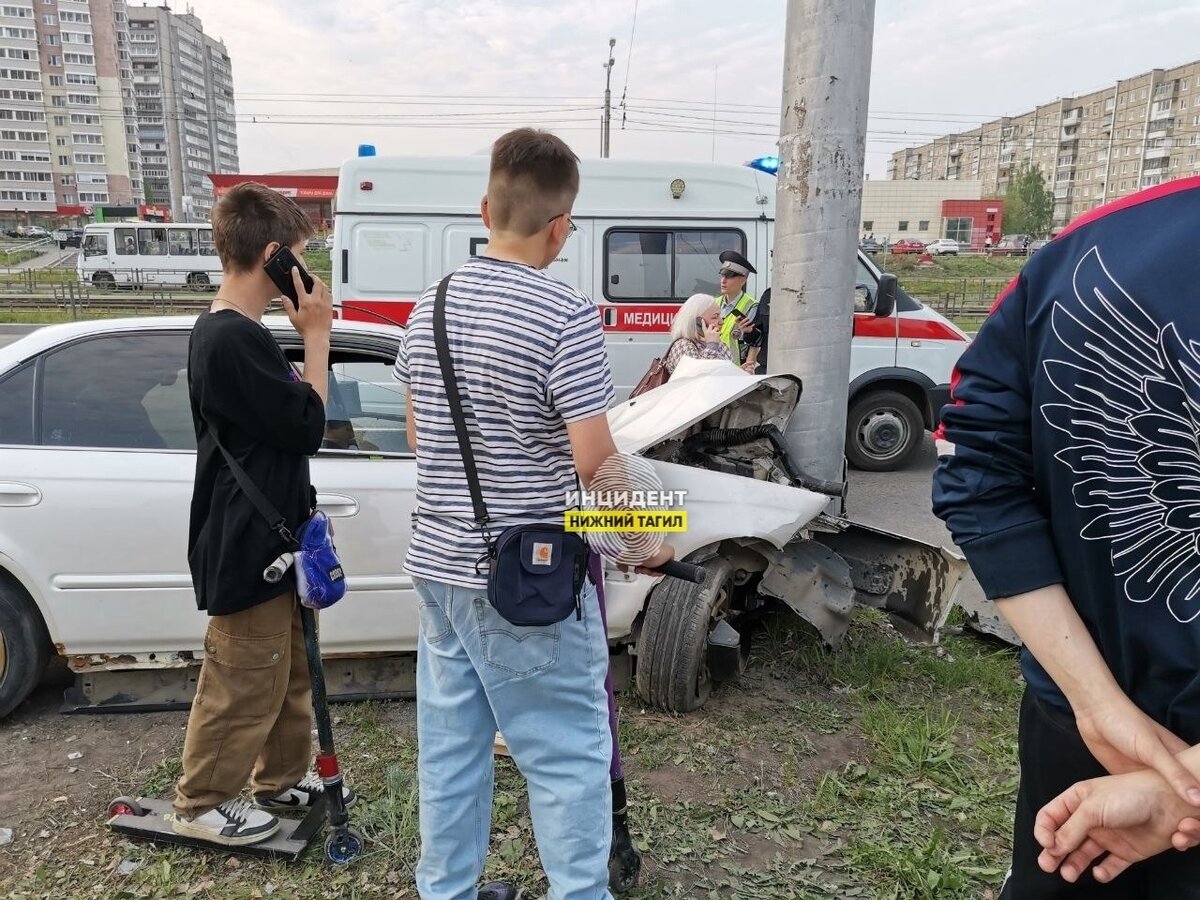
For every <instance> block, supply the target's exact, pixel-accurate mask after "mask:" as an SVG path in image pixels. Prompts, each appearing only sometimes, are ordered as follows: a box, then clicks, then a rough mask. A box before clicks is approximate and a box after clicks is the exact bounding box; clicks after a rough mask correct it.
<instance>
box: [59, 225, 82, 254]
mask: <svg viewBox="0 0 1200 900" xmlns="http://www.w3.org/2000/svg"><path fill="white" fill-rule="evenodd" d="M53 237H54V241H55V243H57V244H58V249H59V250H66V249H67V248H68V247H79V246H81V245H82V244H83V229H82V228H60V229H58V230H57V231H56V232H54V235H53Z"/></svg>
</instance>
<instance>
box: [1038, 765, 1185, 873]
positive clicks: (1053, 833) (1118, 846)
mask: <svg viewBox="0 0 1200 900" xmlns="http://www.w3.org/2000/svg"><path fill="white" fill-rule="evenodd" d="M1197 816H1200V809H1197V808H1196V807H1194V806H1189V805H1188V804H1186V803H1184V802H1183V801H1182V800H1180V799H1179V797H1177V796H1176V795H1175V792H1174V791H1173V790H1172V789H1171V787H1170V785H1168V784H1167V783H1166V782H1165V781H1164V780H1163V779H1162V777H1161V776H1160V775H1159V774H1158V773H1157V772H1154V771H1152V770H1149V769H1143V770H1142V771H1140V772H1131V773H1129V774H1127V775H1110V776H1108V777H1105V778H1094V779H1092V780H1091V781H1081V782H1079V783H1078V784H1075V785H1072V786H1071V787H1070V788H1068V789H1067V790H1066V791H1064V792H1063V793H1061V794H1059V795H1058V796H1057V797H1055V798H1054V799H1053V800H1051V801H1050V802H1049V803H1047V804H1046V805H1045V806H1044V807H1042V809H1041V811H1040V812H1038V815H1037V820H1036V822H1035V824H1034V829H1033V834H1034V837H1035V838H1036V839H1037V842H1038V843H1039V844H1041V845H1042V847H1043V848H1045V849H1044V850H1043V851H1042V853H1041V855H1040V856H1039V857H1038V865H1039V866H1040V867H1041V868H1042V871H1044V872H1054V871H1055V870H1058V871H1059V872H1060V874H1061V875H1062V877H1063V878H1064V879H1066V880H1067V881H1069V882H1072V883H1073V882H1075V881H1076V880H1078V879H1079V877H1080V876H1082V875H1083V873H1084V872H1085V871H1086V870H1087V868H1088V867H1089V866H1091V865H1092V864H1093V863H1094V862H1095V861H1096V859H1097V858H1099V857H1100V856H1102V855H1103V854H1105V853H1107V854H1108V856H1106V857H1105V858H1104V859H1103V860H1102V861H1101V862H1100V863H1099V864H1098V865H1096V866H1095V867H1094V868H1093V869H1092V875H1093V876H1094V877H1095V879H1096V880H1097V881H1099V882H1100V883H1101V884H1105V883H1107V882H1110V881H1112V880H1113V879H1114V878H1116V877H1117V876H1118V875H1120V874H1121V873H1122V872H1124V871H1125V870H1126V869H1127V868H1129V866H1131V865H1133V864H1134V863H1135V862H1138V861H1140V860H1143V859H1147V858H1149V857H1151V856H1154V855H1156V854H1158V853H1162V852H1163V851H1165V850H1169V849H1170V848H1171V847H1175V848H1176V849H1177V850H1187V849H1190V848H1191V847H1195V846H1197V845H1198V844H1200V819H1197V818H1196V817H1197Z"/></svg>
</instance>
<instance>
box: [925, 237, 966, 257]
mask: <svg viewBox="0 0 1200 900" xmlns="http://www.w3.org/2000/svg"><path fill="white" fill-rule="evenodd" d="M959 249H960V248H959V246H958V241H956V240H954V239H953V238H938V239H937V240H936V241H930V242H929V243H928V244H926V245H925V252H926V253H930V254H932V255H934V256H947V255H949V256H958V251H959Z"/></svg>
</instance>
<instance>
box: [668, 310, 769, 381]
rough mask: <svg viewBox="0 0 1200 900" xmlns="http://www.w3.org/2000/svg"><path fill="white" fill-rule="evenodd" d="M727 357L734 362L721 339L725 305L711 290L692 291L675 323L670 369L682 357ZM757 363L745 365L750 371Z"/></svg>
mask: <svg viewBox="0 0 1200 900" xmlns="http://www.w3.org/2000/svg"><path fill="white" fill-rule="evenodd" d="M685 356H686V357H688V358H689V359H724V360H727V361H728V362H733V359H732V357H731V356H730V355H729V348H728V347H727V346H725V344H724V343H722V342H721V308H720V307H719V306H718V305H717V301H716V299H715V298H713V297H712V296H711V295H709V294H692V296H690V297H688V298H687V300H686V301H684V304H683V306H681V307H679V312H678V313H676V315H675V321H674V322H672V323H671V347H670V349H668V350H667V355H666V357H665V358H664V359H663V366H664V368H666V370H667V371H668V372H672V373H673V372H674V371H675V367H676V366H677V365H678V364H679V360H681V359H683V358H684V357H685ZM753 365H754V364H753V363H746V365H744V366H742V368H743V369H745V370H746V371H747V372H753V371H754V369H753V368H750V367H751V366H753Z"/></svg>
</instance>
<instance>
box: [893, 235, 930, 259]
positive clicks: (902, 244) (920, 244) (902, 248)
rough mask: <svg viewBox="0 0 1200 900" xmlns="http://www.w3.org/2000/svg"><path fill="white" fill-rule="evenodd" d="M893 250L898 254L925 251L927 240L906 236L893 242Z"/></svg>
mask: <svg viewBox="0 0 1200 900" xmlns="http://www.w3.org/2000/svg"><path fill="white" fill-rule="evenodd" d="M892 252H893V253H895V254H896V255H897V256H899V255H902V254H905V253H924V252H925V242H924V241H918V240H916V239H915V238H904V239H903V240H900V241H896V243H894V244H892Z"/></svg>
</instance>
